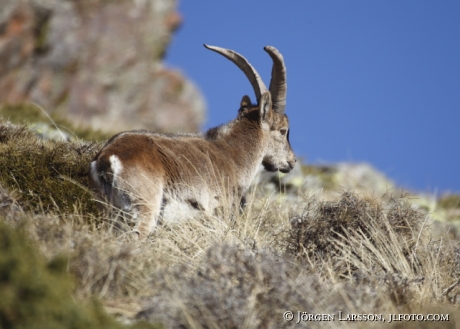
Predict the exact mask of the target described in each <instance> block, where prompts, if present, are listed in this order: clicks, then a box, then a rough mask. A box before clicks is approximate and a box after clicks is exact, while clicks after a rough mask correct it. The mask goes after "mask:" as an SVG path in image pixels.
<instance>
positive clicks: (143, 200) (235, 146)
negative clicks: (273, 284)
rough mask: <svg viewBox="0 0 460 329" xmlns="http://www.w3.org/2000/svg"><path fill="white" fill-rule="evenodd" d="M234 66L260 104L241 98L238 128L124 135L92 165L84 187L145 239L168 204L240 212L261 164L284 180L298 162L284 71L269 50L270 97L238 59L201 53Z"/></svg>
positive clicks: (224, 52)
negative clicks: (287, 111)
mask: <svg viewBox="0 0 460 329" xmlns="http://www.w3.org/2000/svg"><path fill="white" fill-rule="evenodd" d="M205 47H206V48H208V49H210V50H213V51H215V52H217V53H219V54H221V55H223V56H225V57H226V58H227V59H229V60H230V61H232V62H233V63H235V64H236V65H237V66H238V67H239V68H240V69H241V70H242V71H243V72H244V73H245V75H246V77H247V78H248V79H249V81H250V83H251V85H252V87H253V89H254V92H255V95H256V98H257V104H256V105H254V104H252V103H251V100H250V99H249V97H248V96H244V97H243V99H242V101H241V104H240V108H239V110H238V115H237V118H236V119H235V120H232V121H231V122H229V123H227V124H224V125H221V126H219V127H216V128H212V129H210V130H208V131H207V132H206V133H204V134H202V135H198V134H197V135H180V134H157V133H152V132H148V131H130V132H123V133H120V134H118V135H115V136H113V137H112V138H111V139H110V140H109V141H108V142H107V143H106V144H105V146H104V147H103V148H102V149H101V151H100V152H99V153H98V154H97V155H96V156H95V158H94V160H93V161H92V162H91V165H90V175H89V180H90V184H91V187H92V188H93V190H94V191H95V192H96V194H97V196H98V197H99V199H101V200H102V201H104V202H105V203H106V204H107V205H109V206H111V207H114V208H116V209H119V210H121V211H122V212H123V213H125V216H128V217H129V219H130V220H131V221H133V222H134V223H135V226H134V232H136V233H137V234H138V235H139V236H140V237H146V236H148V235H149V234H150V233H151V232H152V230H153V229H154V227H155V226H156V225H157V223H158V221H159V220H160V217H161V216H162V209H164V207H165V205H167V204H168V202H171V201H173V200H174V201H179V202H183V203H188V204H189V205H191V206H192V207H194V208H196V209H201V210H204V211H213V210H215V209H216V208H217V207H225V206H232V205H238V204H239V205H241V206H244V204H245V194H246V193H247V191H248V189H249V186H250V184H251V182H252V181H253V179H254V178H255V176H256V174H257V171H258V168H259V166H260V164H262V165H263V166H264V168H265V169H266V170H268V171H281V172H284V173H287V172H289V171H290V170H291V169H292V168H294V164H295V162H296V158H295V156H294V153H293V151H292V149H291V145H290V144H289V122H288V118H287V116H286V115H285V114H284V111H285V106H286V68H285V65H284V60H283V57H282V55H281V54H280V53H279V52H278V50H276V49H275V48H274V47H270V46H267V47H265V48H264V49H265V51H266V52H267V53H268V54H269V55H270V57H271V58H272V60H273V69H272V77H271V81H270V87H269V89H267V88H266V86H265V84H264V83H263V82H262V79H261V78H260V76H259V74H258V73H257V71H256V70H255V69H254V68H253V67H252V66H251V64H249V62H248V61H247V60H246V59H245V58H244V57H243V56H241V55H240V54H238V53H236V52H234V51H232V50H229V49H223V48H219V47H212V46H207V45H205Z"/></svg>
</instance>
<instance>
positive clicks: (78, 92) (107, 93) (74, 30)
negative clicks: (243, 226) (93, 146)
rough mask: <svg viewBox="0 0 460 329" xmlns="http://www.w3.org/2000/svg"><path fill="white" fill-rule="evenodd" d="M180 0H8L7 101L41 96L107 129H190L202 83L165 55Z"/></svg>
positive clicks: (1, 37) (2, 30) (3, 31)
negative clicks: (171, 65)
mask: <svg viewBox="0 0 460 329" xmlns="http://www.w3.org/2000/svg"><path fill="white" fill-rule="evenodd" d="M176 6H177V4H176V1H175V0H152V1H146V0H132V1H116V0H82V1H70V0H68V1H63V0H0V103H22V102H34V103H37V104H39V105H40V106H42V107H43V108H45V109H46V110H47V111H49V112H52V113H55V114H59V115H63V116H66V117H68V118H70V119H72V120H73V121H75V122H76V123H78V124H83V125H86V126H91V127H92V128H96V129H102V130H105V131H119V130H123V129H140V128H147V129H151V130H156V131H183V132H190V131H196V130H198V129H199V127H200V125H201V124H202V122H203V119H204V107H205V105H204V100H203V97H202V96H201V94H200V92H199V90H198V89H197V87H195V86H194V85H193V83H191V82H190V81H189V80H187V79H186V78H184V76H183V75H182V73H180V72H179V71H177V70H172V69H168V68H165V67H164V65H163V64H162V58H163V56H164V53H165V51H166V47H167V46H168V43H169V40H170V38H171V33H172V32H173V31H174V30H175V29H176V28H177V27H178V26H179V25H180V23H181V17H180V15H179V14H178V13H177V11H176Z"/></svg>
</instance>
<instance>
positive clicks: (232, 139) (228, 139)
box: [205, 118, 266, 170]
mask: <svg viewBox="0 0 460 329" xmlns="http://www.w3.org/2000/svg"><path fill="white" fill-rule="evenodd" d="M205 138H206V139H207V140H209V141H210V142H212V143H214V144H215V145H216V146H217V147H218V148H219V149H220V150H222V152H225V153H226V154H228V155H229V158H230V157H231V158H232V159H231V160H233V161H234V162H235V164H236V165H238V167H239V168H241V169H243V168H246V170H256V169H254V168H258V166H259V165H260V164H261V162H262V158H263V155H264V150H265V147H266V146H265V140H264V138H263V133H262V130H261V128H260V125H259V123H258V122H257V121H255V120H250V119H247V118H241V119H236V120H233V121H231V122H229V123H227V124H224V125H222V126H219V127H216V128H212V129H210V130H208V132H207V133H206V134H205ZM229 160H230V159H229Z"/></svg>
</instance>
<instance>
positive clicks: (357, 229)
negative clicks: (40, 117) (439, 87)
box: [0, 144, 460, 328]
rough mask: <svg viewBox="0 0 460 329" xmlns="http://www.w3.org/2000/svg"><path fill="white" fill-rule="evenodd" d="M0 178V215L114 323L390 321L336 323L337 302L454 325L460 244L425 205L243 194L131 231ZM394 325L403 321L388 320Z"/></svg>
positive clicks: (346, 308) (357, 310) (350, 308)
mask: <svg viewBox="0 0 460 329" xmlns="http://www.w3.org/2000/svg"><path fill="white" fill-rule="evenodd" d="M47 147H49V148H50V150H52V149H53V148H54V147H58V145H57V144H53V145H52V146H47ZM0 150H1V149H0ZM60 154H62V153H60ZM65 161H69V162H70V163H68V164H67V166H69V168H74V169H72V170H74V172H72V171H71V172H69V173H68V174H69V175H70V176H72V177H74V175H75V173H77V172H79V170H87V163H83V162H84V161H82V162H78V161H80V160H78V161H77V160H76V159H75V158H72V157H70V158H67V160H65ZM85 161H86V160H85ZM70 165H72V166H73V165H75V166H77V167H72V166H70ZM13 176H14V175H13ZM1 177H3V176H1ZM1 177H0V183H1V184H2V185H3V186H4V190H0V200H6V201H5V206H4V207H0V211H1V214H2V216H3V221H6V222H8V223H10V224H12V225H14V226H17V225H18V223H26V224H25V226H26V230H27V232H28V235H29V236H30V237H31V239H32V241H34V245H36V246H37V249H38V250H39V251H40V253H41V254H43V255H44V256H45V258H46V259H49V260H51V259H54V258H55V257H56V256H58V255H60V257H65V259H67V266H66V267H67V272H68V273H70V274H71V276H73V277H74V279H75V282H76V288H75V291H74V295H75V296H76V298H77V300H79V301H86V300H89V299H90V298H92V297H94V296H95V297H97V298H100V299H101V301H102V303H103V305H104V306H105V307H106V309H107V310H109V311H110V312H111V313H113V314H115V315H116V316H117V317H118V318H119V319H120V320H122V321H126V322H135V321H138V320H147V321H152V322H157V321H158V322H161V323H163V324H164V325H165V327H167V328H291V327H299V326H303V327H308V328H313V327H330V328H335V327H337V326H338V325H340V326H342V327H353V328H356V327H359V326H360V325H363V326H362V327H366V328H367V327H380V326H386V327H390V325H389V324H388V323H383V324H382V322H363V323H356V322H345V321H341V322H338V320H337V315H338V312H339V311H341V312H343V313H342V314H343V315H342V316H345V315H346V314H349V313H354V314H369V313H371V314H383V316H384V318H386V319H388V314H389V313H392V314H403V313H421V314H422V313H423V314H427V313H443V314H449V315H450V321H448V322H415V323H416V324H418V325H420V326H425V327H434V326H436V327H445V328H455V327H457V328H458V327H460V319H459V318H458V314H460V310H459V304H460V246H459V245H458V242H456V241H444V240H439V241H433V240H432V239H431V238H430V228H429V226H427V225H426V223H427V221H426V219H427V214H424V213H421V212H418V211H416V210H414V208H413V207H412V205H411V200H409V199H407V198H397V199H391V200H390V202H386V201H385V202H383V201H381V200H371V199H366V198H362V197H360V196H358V195H355V194H353V193H352V192H350V191H348V192H344V193H343V194H342V196H341V199H340V200H339V201H336V202H323V201H320V200H315V199H314V197H304V198H289V199H287V198H284V196H283V195H282V194H276V195H271V196H265V197H261V196H260V194H259V193H256V192H254V193H253V194H252V195H251V196H250V197H249V202H248V206H247V208H246V210H245V211H244V212H243V213H242V214H238V212H237V211H234V210H229V211H224V212H223V213H222V214H221V215H219V216H209V215H202V214H198V215H197V216H196V217H195V218H193V219H189V220H186V221H182V222H180V221H179V222H168V221H167V220H166V221H164V224H163V225H160V226H159V227H158V228H157V230H156V231H155V233H154V234H152V235H151V236H150V237H149V238H148V239H147V240H146V241H137V240H134V239H133V238H132V237H131V235H129V234H123V233H121V234H120V233H119V232H115V230H113V229H112V226H111V225H112V224H111V222H110V220H109V219H108V218H105V217H104V216H103V215H99V217H98V218H96V219H91V216H90V215H91V214H92V210H88V208H86V207H82V206H81V205H82V204H84V203H83V202H82V201H81V200H79V197H77V199H76V200H75V203H74V206H73V207H70V208H66V210H65V211H64V210H63V207H59V208H52V207H49V208H45V209H48V210H47V211H37V209H36V207H35V206H31V204H33V202H34V199H31V201H30V200H29V199H22V198H25V197H24V196H21V194H19V196H20V197H21V198H20V199H19V201H18V202H16V201H15V200H16V199H17V198H18V197H17V196H18V194H17V193H19V192H17V191H16V192H11V191H12V190H11V189H10V187H9V186H5V182H4V181H2V180H1V179H2V178H1ZM75 177H77V175H75ZM33 179H34V178H33V177H29V176H28V178H27V179H25V180H24V184H25V185H24V186H23V187H21V189H20V191H24V190H27V186H28V185H27V184H31V186H34V184H36V182H34V181H33ZM28 180H31V181H30V182H29V181H28ZM81 184H85V183H84V182H82V183H81ZM256 189H257V187H256ZM2 191H3V192H2ZM39 193H51V192H43V191H41V192H36V194H39ZM69 193H73V192H72V190H70V189H69V192H68V193H64V195H68V194H69ZM46 197H47V196H46V195H41V194H40V198H39V199H40V200H41V199H46ZM21 200H22V201H21ZM19 205H20V206H22V207H23V209H24V210H25V213H23V212H22V210H21V209H20V208H18V207H19ZM67 209H71V210H67ZM170 211H171V212H173V213H174V211H175V210H174V209H172V210H170ZM173 215H176V217H180V214H173ZM285 311H292V312H294V313H295V315H296V316H297V313H296V312H297V311H300V312H302V311H303V312H308V313H311V314H319V313H321V314H334V315H335V316H336V320H335V321H332V322H301V323H300V324H296V321H297V318H295V319H294V321H292V322H286V321H284V320H283V317H282V316H283V313H284V312H285ZM455 317H457V318H455ZM401 324H409V323H406V322H402V323H396V325H395V323H393V325H395V326H398V325H401Z"/></svg>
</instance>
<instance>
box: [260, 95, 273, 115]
mask: <svg viewBox="0 0 460 329" xmlns="http://www.w3.org/2000/svg"><path fill="white" fill-rule="evenodd" d="M259 111H260V118H261V119H262V120H263V121H266V120H268V118H270V115H271V111H272V97H271V95H270V92H269V91H266V92H264V93H263V94H262V96H260V101H259Z"/></svg>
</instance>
